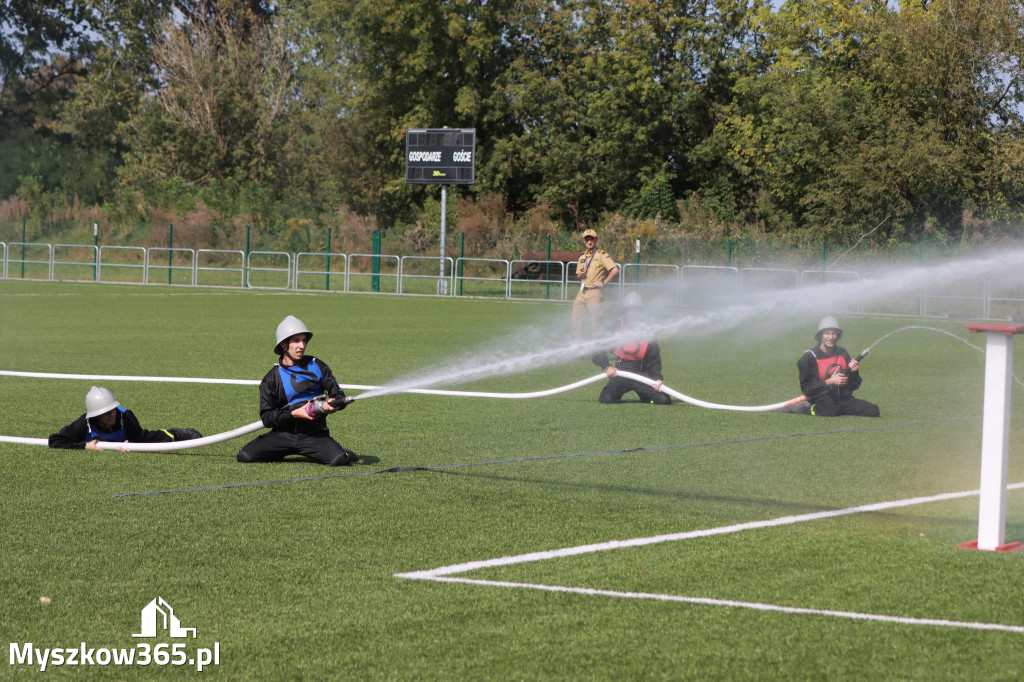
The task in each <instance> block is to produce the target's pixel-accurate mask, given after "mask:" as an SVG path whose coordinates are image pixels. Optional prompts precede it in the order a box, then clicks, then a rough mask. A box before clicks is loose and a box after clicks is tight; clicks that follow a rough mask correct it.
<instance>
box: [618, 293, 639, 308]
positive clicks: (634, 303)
mask: <svg viewBox="0 0 1024 682" xmlns="http://www.w3.org/2000/svg"><path fill="white" fill-rule="evenodd" d="M643 305H644V299H643V298H642V297H641V296H640V294H638V293H636V292H635V291H633V292H631V293H628V294H626V298H624V299H623V300H622V307H623V308H641V307H643Z"/></svg>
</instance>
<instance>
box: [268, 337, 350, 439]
mask: <svg viewBox="0 0 1024 682" xmlns="http://www.w3.org/2000/svg"><path fill="white" fill-rule="evenodd" d="M310 363H316V366H317V368H318V369H319V370H320V374H321V379H320V382H319V383H320V385H319V387H317V390H316V392H317V394H318V395H321V394H324V393H326V394H327V397H328V398H331V399H334V398H344V397H345V392H344V391H342V390H341V387H340V386H339V385H338V382H337V380H336V379H335V378H334V373H333V372H331V368H330V367H328V366H327V363H325V362H323V361H321V360H318V359H317V358H315V357H313V356H312V355H305V356H303V358H302V361H301V362H299V363H298V365H297V366H298V367H302V368H306V367H308V366H309V365H310ZM300 404H302V403H297V404H295V405H289V404H288V396H287V394H286V393H285V389H284V386H283V385H282V383H281V373H280V371H279V370H278V365H274V366H273V368H271V370H270V371H269V372H267V374H266V376H264V377H263V381H261V382H260V420H262V422H263V425H264V426H266V427H268V428H271V429H274V430H275V431H288V432H294V433H322V432H326V431H327V418H326V416H320V417H318V418H316V419H314V420H313V421H304V420H301V419H296V418H295V417H293V416H292V410H294V409H295V408H296V407H299V405H300Z"/></svg>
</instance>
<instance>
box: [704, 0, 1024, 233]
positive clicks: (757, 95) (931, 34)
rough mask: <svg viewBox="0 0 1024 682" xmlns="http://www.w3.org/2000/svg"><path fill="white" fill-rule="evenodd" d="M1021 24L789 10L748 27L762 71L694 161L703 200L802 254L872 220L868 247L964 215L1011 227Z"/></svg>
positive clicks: (1016, 14) (857, 5)
mask: <svg viewBox="0 0 1024 682" xmlns="http://www.w3.org/2000/svg"><path fill="white" fill-rule="evenodd" d="M1021 9H1022V8H1021V7H1020V2H1018V1H1017V0H1005V1H1003V0H1000V1H999V2H994V3H988V2H982V1H980V0H941V1H936V2H930V3H916V4H914V3H909V4H907V6H906V7H904V8H902V9H900V8H897V7H889V6H888V5H887V3H885V2H882V1H872V0H865V1H862V2H846V1H845V0H844V1H840V0H827V1H822V0H798V1H791V2H787V3H785V4H784V5H783V6H782V8H781V9H780V10H779V11H778V12H777V13H769V12H767V11H765V12H763V13H762V14H761V17H760V20H761V26H762V30H763V31H764V34H765V46H766V49H767V50H768V51H769V53H770V54H771V55H772V62H771V64H770V66H769V67H768V68H767V69H766V71H765V73H763V74H756V75H747V76H745V77H744V78H742V79H740V81H739V82H738V83H737V87H736V90H735V97H734V98H733V100H732V101H731V102H730V103H729V104H727V105H724V106H722V107H720V108H719V112H718V113H719V122H718V124H717V126H716V128H715V131H714V133H713V134H712V135H711V136H710V137H709V138H708V139H707V140H706V141H705V142H704V143H702V144H701V145H700V146H699V148H698V149H697V151H696V154H695V156H696V157H697V158H700V159H702V161H703V162H704V163H705V165H706V167H707V168H709V169H713V171H712V172H711V173H709V177H708V179H707V180H706V184H705V189H706V190H707V191H709V192H720V193H723V194H726V195H729V196H731V197H732V198H733V199H734V200H735V201H736V202H737V208H738V210H739V211H740V212H741V213H743V214H744V215H745V216H746V217H747V218H748V219H760V220H764V221H765V223H766V224H767V225H768V227H769V229H772V230H776V231H797V232H802V233H805V234H806V235H807V236H811V237H813V238H816V239H829V240H851V239H852V238H854V237H856V235H857V234H859V233H862V232H863V231H864V229H865V228H866V227H869V226H873V225H876V224H879V223H880V222H882V221H883V220H885V219H886V218H891V220H888V221H886V227H885V229H884V230H883V231H882V232H880V235H884V234H886V233H888V234H889V235H899V234H907V235H910V236H911V237H916V236H919V235H920V234H921V232H922V231H923V228H924V225H925V222H926V219H929V218H930V219H931V221H929V222H932V221H937V222H938V223H939V225H940V226H942V227H943V228H944V229H945V232H946V233H947V234H949V233H953V232H955V231H957V230H959V228H960V219H961V216H962V215H963V214H964V211H970V212H973V211H976V210H980V211H984V212H986V213H988V212H991V211H993V210H996V209H998V210H1001V211H1002V212H1003V214H1004V215H1012V214H1015V215H1018V216H1019V215H1020V209H1021V207H1020V204H1019V196H1020V190H1019V186H1018V189H1014V188H1013V187H1012V186H1008V185H1007V182H1006V180H1007V179H1008V178H1010V177H1017V178H1019V177H1020V173H1019V170H1012V169H1015V168H1017V169H1019V166H1016V165H1014V164H1016V163H1017V159H1019V158H1020V157H1019V154H1016V153H1015V150H1017V149H1019V142H1020V139H1021V138H1020V119H1019V105H1020V102H1021V95H1022V92H1021V85H1022V81H1021V75H1020V73H1019V69H1018V68H1017V66H1016V65H1017V64H1019V63H1020V59H1021V56H1024V52H1022V50H1021V39H1022V37H1024V31H1022V30H1021V29H1022V27H1024V24H1022V20H1021ZM993 157H996V158H1002V159H1004V160H1006V161H1007V163H1006V164H1003V165H1002V171H1001V172H1002V174H1001V175H999V172H1000V171H997V164H993V162H992V161H993ZM1008 169H1010V172H1009V173H1007V172H1006V171H1007V170H1008ZM1011 184H1012V183H1011ZM1014 196H1016V197H1018V198H1017V199H1013V198H1012V197H1014ZM1015 201H1016V202H1018V203H1017V204H1016V206H1014V205H1013V204H1014V202H1015ZM1000 207H1001V208H1000Z"/></svg>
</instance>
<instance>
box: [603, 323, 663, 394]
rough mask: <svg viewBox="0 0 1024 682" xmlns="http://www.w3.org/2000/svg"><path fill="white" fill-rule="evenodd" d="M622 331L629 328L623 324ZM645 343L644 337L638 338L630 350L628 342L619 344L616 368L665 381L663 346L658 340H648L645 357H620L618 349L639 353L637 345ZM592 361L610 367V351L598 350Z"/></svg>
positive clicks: (616, 353)
mask: <svg viewBox="0 0 1024 682" xmlns="http://www.w3.org/2000/svg"><path fill="white" fill-rule="evenodd" d="M621 331H623V332H628V331H629V330H628V328H627V327H626V326H625V325H621ZM644 343H645V341H644V340H642V339H637V340H634V341H633V342H632V344H633V347H631V348H629V349H628V352H627V351H626V349H625V348H624V347H625V346H626V345H627V344H625V343H624V344H623V345H622V346H618V347H617V348H616V349H615V350H614V351H612V352H613V353H615V369H621V370H623V371H624V372H633V373H634V374H642V375H644V376H645V377H647V378H648V379H654V380H655V381H663V380H664V379H665V377H663V376H662V375H661V348H660V347H659V346H658V342H657V341H646V343H647V350H646V351H645V352H644V353H643V357H641V358H639V359H626V358H623V357H620V356H619V354H618V352H617V351H624V353H623V354H625V355H637V354H638V353H637V350H638V349H637V348H636V347H637V346H642V345H643V344H644ZM591 361H592V362H593V363H594V364H595V365H597V366H598V367H600V368H601V369H608V367H610V366H611V363H609V362H608V353H607V352H605V351H598V352H597V353H594V355H593V356H592V357H591Z"/></svg>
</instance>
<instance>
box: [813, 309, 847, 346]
mask: <svg viewBox="0 0 1024 682" xmlns="http://www.w3.org/2000/svg"><path fill="white" fill-rule="evenodd" d="M826 329H835V330H836V331H837V332H838V333H839V335H838V336H837V337H836V340H837V341H838V340H839V339H841V338H843V330H842V328H841V327H840V326H839V320H837V319H836V318H834V317H832V316H831V315H826V316H825V317H823V318H821V322H819V323H818V332H817V333H816V334H815V335H814V340H815V341H817V342H818V343H821V334H822V332H824V331H825V330H826Z"/></svg>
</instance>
